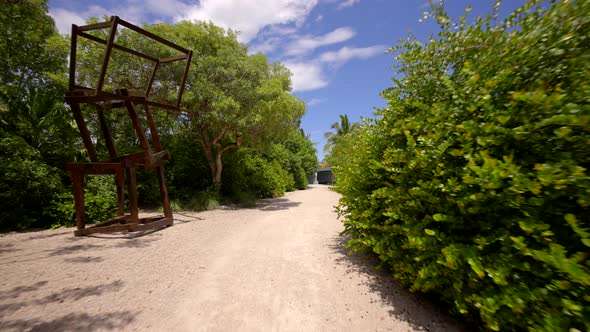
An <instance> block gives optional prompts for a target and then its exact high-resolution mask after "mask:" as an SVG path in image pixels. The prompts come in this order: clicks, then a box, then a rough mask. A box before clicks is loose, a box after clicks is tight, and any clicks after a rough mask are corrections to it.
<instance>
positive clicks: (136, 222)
mask: <svg viewBox="0 0 590 332" xmlns="http://www.w3.org/2000/svg"><path fill="white" fill-rule="evenodd" d="M120 26H122V27H124V28H127V29H129V30H132V31H134V32H136V33H138V34H141V35H143V36H145V37H147V38H149V39H151V40H153V41H155V42H157V43H160V44H164V45H166V46H168V47H169V48H171V49H173V50H175V51H177V52H178V53H180V55H177V56H173V57H167V58H158V57H155V56H153V55H149V54H144V53H141V52H139V51H136V50H133V49H130V48H127V47H125V46H122V45H119V44H117V43H116V35H117V29H118V28H119V27H120ZM104 29H109V33H108V38H107V39H106V40H105V39H101V38H99V37H96V36H94V35H92V34H89V33H88V31H93V30H104ZM80 37H81V38H86V39H88V40H90V41H93V42H96V43H98V44H102V45H104V46H105V49H104V55H103V62H102V66H101V67H100V74H99V78H98V83H97V86H96V87H95V88H89V87H84V86H80V85H77V84H76V52H77V42H78V38H80ZM71 41H72V42H71V49H70V77H69V89H68V91H67V93H66V96H65V100H66V103H68V104H69V105H70V108H71V110H72V113H73V116H74V119H75V121H76V124H77V125H78V129H79V131H80V136H81V138H82V142H83V143H84V147H85V148H86V151H87V152H88V156H89V158H90V162H87V163H73V162H72V163H67V164H66V170H67V172H68V174H69V176H70V178H71V179H72V186H73V190H74V203H75V209H76V226H77V230H76V231H75V232H74V234H75V235H76V236H81V235H88V234H93V233H109V232H117V231H145V230H151V229H158V228H162V227H167V226H171V225H172V224H173V222H174V221H173V217H172V209H171V207H170V200H169V198H168V189H167V187H166V180H165V177H164V165H163V164H164V161H166V160H168V159H169V158H170V155H169V153H168V151H166V150H163V149H162V145H161V143H160V138H159V135H158V131H157V129H156V125H155V123H154V116H153V113H152V110H151V108H152V107H154V108H158V109H166V110H172V111H180V103H181V100H182V94H183V92H184V86H185V84H186V79H187V76H188V71H189V66H190V62H191V58H192V51H191V50H188V49H185V48H183V47H181V46H178V45H176V44H174V43H172V42H170V41H168V40H166V39H164V38H162V37H160V36H157V35H155V34H153V33H151V32H149V31H146V30H144V29H142V28H140V27H137V26H135V25H133V24H131V23H129V22H126V21H124V20H122V19H120V18H119V17H117V16H112V17H111V18H110V20H109V21H106V22H101V23H96V24H90V25H85V26H76V25H72V34H71ZM113 49H117V50H119V51H122V52H125V53H127V54H129V55H131V56H136V57H140V58H143V59H147V60H150V61H151V62H153V69H152V71H151V74H150V76H149V79H148V84H147V87H146V89H145V91H141V92H140V93H131V92H130V91H128V90H127V89H124V88H122V89H118V90H116V91H113V92H107V91H104V83H105V77H106V74H107V69H108V66H109V61H110V59H111V53H112V50H113ZM177 61H185V62H186V65H185V66H184V70H183V73H182V78H181V81H180V84H179V89H178V95H177V98H176V101H175V102H174V103H166V102H156V101H153V100H151V99H150V92H151V90H152V85H153V84H154V80H155V78H156V74H157V72H158V69H159V68H160V65H161V64H166V63H172V62H177ZM81 104H90V105H94V106H96V108H97V110H96V112H97V113H96V114H97V118H98V123H99V126H100V131H101V132H102V137H104V140H105V145H106V147H107V150H108V153H109V158H110V159H108V160H102V161H99V160H98V156H97V153H96V147H95V145H94V143H93V141H92V138H93V136H91V133H90V131H89V130H88V127H87V125H86V121H85V118H84V114H83V112H82V108H81V106H80V105H81ZM137 105H140V106H141V105H143V109H144V110H145V119H146V120H147V123H148V125H149V131H150V137H151V139H152V145H153V147H152V146H151V145H150V143H149V141H148V139H147V137H146V133H145V131H144V128H142V125H141V121H140V117H139V116H140V114H139V113H138V111H137V110H136V106H137ZM119 108H123V109H126V110H127V114H128V115H129V118H130V120H131V122H132V124H133V127H134V129H135V133H136V135H137V138H138V139H139V142H140V145H141V148H142V151H141V152H138V153H134V154H131V155H125V156H120V155H119V154H118V152H117V149H116V147H115V144H114V141H113V138H112V135H111V132H110V129H109V126H108V123H107V120H106V117H105V111H108V110H114V109H119ZM94 138H97V136H94ZM137 168H143V169H150V170H154V171H155V172H156V176H157V178H158V181H159V184H160V197H161V201H162V207H163V212H164V215H163V216H157V217H150V218H139V209H138V205H137V185H136V169H137ZM99 174H112V175H114V176H115V180H116V183H117V205H118V211H117V215H118V216H117V217H116V218H115V219H112V220H109V221H106V222H102V223H99V224H95V225H92V226H90V227H86V216H85V208H84V182H85V181H84V180H85V177H86V175H99ZM125 184H126V187H127V188H126V189H127V195H128V201H129V213H126V212H125Z"/></svg>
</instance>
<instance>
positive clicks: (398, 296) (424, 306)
mask: <svg viewBox="0 0 590 332" xmlns="http://www.w3.org/2000/svg"><path fill="white" fill-rule="evenodd" d="M347 240H348V239H347V238H345V237H336V238H333V239H332V240H331V241H330V243H329V245H328V246H329V248H330V249H331V250H332V251H333V252H335V253H336V254H338V258H337V259H336V263H337V264H339V265H343V266H345V267H346V270H347V273H349V274H356V275H362V276H363V277H364V278H363V279H364V280H365V281H363V284H365V285H366V286H368V288H369V289H370V290H371V292H372V293H373V294H375V295H377V296H378V299H379V300H380V301H381V302H382V303H384V304H385V305H387V306H388V307H389V308H390V310H389V314H390V315H391V316H392V317H395V318H396V319H399V320H403V321H406V322H408V323H409V324H410V325H411V326H412V327H413V328H414V329H415V330H417V331H441V332H442V331H466V330H465V328H464V327H463V326H461V325H460V324H458V323H457V322H456V321H454V320H452V319H451V318H449V316H448V314H447V313H445V311H444V310H443V309H442V308H438V307H437V306H435V305H434V304H433V303H431V302H430V301H429V300H428V299H427V298H426V297H425V296H424V295H422V294H420V293H412V292H410V291H409V290H407V289H405V288H404V287H403V286H402V285H401V284H400V283H399V282H398V281H396V280H394V279H393V276H392V274H391V273H390V272H387V271H386V270H385V269H378V268H377V267H376V266H377V265H378V264H379V260H378V258H377V257H375V256H371V255H369V254H360V253H351V252H350V251H349V249H347V248H345V246H344V245H345V243H346V242H347Z"/></svg>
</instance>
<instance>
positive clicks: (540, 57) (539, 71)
mask: <svg viewBox="0 0 590 332" xmlns="http://www.w3.org/2000/svg"><path fill="white" fill-rule="evenodd" d="M537 2H539V3H541V2H540V1H536V2H535V1H530V2H528V3H527V4H526V5H525V6H524V7H522V8H520V9H519V10H517V11H516V12H514V13H513V14H512V15H511V16H510V17H509V18H507V19H506V20H505V21H500V22H497V20H495V19H494V18H493V17H488V18H482V19H479V20H477V21H476V22H475V23H473V24H466V23H465V22H466V20H465V19H462V20H461V22H459V23H457V24H454V23H453V22H452V21H451V20H450V19H449V17H448V16H446V15H445V14H444V13H443V12H442V10H438V9H437V10H435V11H434V14H433V16H434V17H435V18H436V19H437V21H438V22H439V23H440V25H441V27H442V29H441V32H440V34H439V36H438V37H437V38H431V40H430V41H429V42H428V43H420V42H418V41H416V40H414V39H412V38H409V39H408V40H406V41H403V42H402V44H401V46H400V47H396V48H394V49H393V50H392V51H393V52H397V51H401V52H399V53H398V55H397V59H398V63H399V65H398V72H397V73H396V75H395V77H396V78H394V79H393V81H394V85H393V87H391V88H390V89H388V90H386V91H385V92H383V96H384V98H385V99H386V100H387V103H388V106H387V107H386V108H384V109H382V110H380V111H378V112H377V114H376V115H377V118H376V119H375V120H373V121H370V122H368V123H367V124H365V126H364V127H363V128H362V129H361V130H359V131H356V132H355V133H353V134H352V135H353V136H352V137H348V138H347V139H346V140H344V141H343V142H342V143H341V144H340V146H339V148H338V149H336V150H335V152H334V153H333V154H332V156H331V157H330V158H331V161H332V163H333V170H334V172H335V175H336V176H337V177H338V184H337V190H338V191H339V192H340V193H342V195H343V197H342V200H341V204H340V212H341V213H342V214H343V215H344V216H345V229H346V230H345V232H346V233H347V234H349V235H350V236H351V240H350V242H349V244H350V246H351V247H353V248H356V249H365V250H367V249H368V250H371V251H373V252H375V253H376V254H378V255H379V257H380V258H381V260H383V261H384V262H386V263H387V264H389V265H391V266H392V269H393V273H394V276H395V277H396V278H397V279H399V280H401V282H402V283H404V284H405V285H408V286H410V287H411V289H412V290H417V291H424V292H432V293H435V294H438V295H439V296H440V298H442V300H443V301H446V302H448V303H450V304H452V307H453V308H454V309H455V310H456V311H457V312H458V313H461V314H464V315H467V316H468V317H471V318H474V317H475V318H477V319H481V321H482V322H483V325H484V326H485V327H486V328H489V329H492V330H503V331H510V330H527V329H528V330H530V331H568V330H569V331H588V330H590V261H589V259H588V258H589V255H590V209H589V205H590V177H589V175H588V168H589V167H590V2H588V1H560V2H555V3H551V4H548V3H541V5H539V4H537Z"/></svg>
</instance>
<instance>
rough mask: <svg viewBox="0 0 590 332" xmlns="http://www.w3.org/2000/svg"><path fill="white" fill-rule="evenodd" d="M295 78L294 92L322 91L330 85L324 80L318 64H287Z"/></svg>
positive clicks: (292, 78) (293, 79) (293, 81)
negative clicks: (321, 89)
mask: <svg viewBox="0 0 590 332" xmlns="http://www.w3.org/2000/svg"><path fill="white" fill-rule="evenodd" d="M284 65H285V66H287V68H289V70H290V71H291V73H292V74H293V76H292V77H291V81H292V83H293V91H294V92H295V91H307V90H315V89H320V88H323V87H325V86H326V85H328V81H327V80H326V79H325V78H324V75H323V73H322V67H321V66H320V64H319V63H317V62H285V63H284Z"/></svg>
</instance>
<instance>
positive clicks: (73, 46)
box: [69, 24, 78, 91]
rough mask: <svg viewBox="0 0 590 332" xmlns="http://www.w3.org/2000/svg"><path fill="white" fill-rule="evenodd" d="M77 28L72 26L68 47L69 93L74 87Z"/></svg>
mask: <svg viewBox="0 0 590 332" xmlns="http://www.w3.org/2000/svg"><path fill="white" fill-rule="evenodd" d="M77 30H78V27H77V26H76V25H75V24H72V44H71V45H70V82H69V88H70V91H71V90H73V89H74V87H75V86H76V51H77V48H78V35H77V33H76V32H77Z"/></svg>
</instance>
